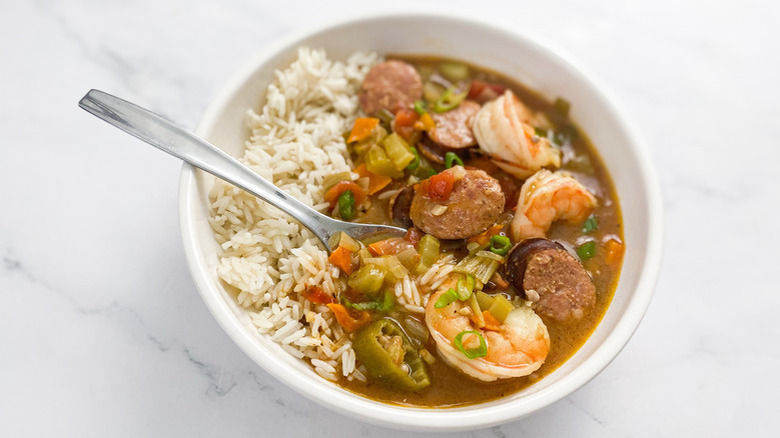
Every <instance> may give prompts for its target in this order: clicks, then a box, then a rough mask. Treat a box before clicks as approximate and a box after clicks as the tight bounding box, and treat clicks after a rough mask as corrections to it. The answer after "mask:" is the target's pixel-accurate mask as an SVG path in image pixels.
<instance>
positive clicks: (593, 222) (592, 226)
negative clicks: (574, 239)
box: [582, 214, 599, 233]
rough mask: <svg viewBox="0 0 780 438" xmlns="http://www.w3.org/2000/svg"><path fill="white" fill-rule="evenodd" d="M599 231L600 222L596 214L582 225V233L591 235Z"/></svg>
mask: <svg viewBox="0 0 780 438" xmlns="http://www.w3.org/2000/svg"><path fill="white" fill-rule="evenodd" d="M598 229H599V220H598V217H596V215H595V214H592V215H590V216H588V218H587V219H585V222H584V223H583V224H582V232H583V233H590V232H592V231H596V230H598Z"/></svg>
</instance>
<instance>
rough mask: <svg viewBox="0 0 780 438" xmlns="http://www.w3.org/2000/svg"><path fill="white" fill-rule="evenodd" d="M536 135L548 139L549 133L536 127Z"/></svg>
mask: <svg viewBox="0 0 780 438" xmlns="http://www.w3.org/2000/svg"><path fill="white" fill-rule="evenodd" d="M534 134H536V135H538V136H539V137H544V138H547V131H545V130H544V129H542V128H539V127H534Z"/></svg>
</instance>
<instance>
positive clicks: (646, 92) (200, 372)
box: [0, 0, 780, 437]
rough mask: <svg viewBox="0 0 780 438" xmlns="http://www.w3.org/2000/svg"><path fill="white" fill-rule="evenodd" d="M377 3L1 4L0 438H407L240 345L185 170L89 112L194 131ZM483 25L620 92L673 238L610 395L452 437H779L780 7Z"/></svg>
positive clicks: (486, 4) (518, 7) (592, 391)
mask: <svg viewBox="0 0 780 438" xmlns="http://www.w3.org/2000/svg"><path fill="white" fill-rule="evenodd" d="M365 3H366V2H350V3H343V4H342V3H336V2H318V3H317V4H309V3H305V2H260V1H255V0H243V1H231V2H219V4H217V2H209V1H205V0H195V1H179V0H176V1H166V2H163V1H159V0H140V1H135V2H120V1H105V0H91V1H90V0H80V1H76V0H73V1H45V0H40V1H28V2H21V1H19V2H12V1H4V2H2V3H0V78H1V79H2V80H0V145H1V146H0V147H2V158H0V175H1V176H0V182H1V183H0V199H2V207H0V258H2V263H0V436H4V437H19V436H36V437H37V436H184V435H189V436H204V435H206V436H339V437H358V436H365V437H374V436H375V437H389V436H395V435H396V434H397V433H396V432H394V431H392V430H389V429H382V428H376V427H373V426H369V425H366V424H363V423H360V422H357V421H353V420H351V419H346V418H343V417H340V416H338V415H335V414H333V413H331V412H329V411H327V410H325V409H323V408H321V407H319V406H317V405H315V404H313V403H312V402H310V401H308V400H307V399H305V398H303V397H302V396H300V395H298V394H297V393H294V392H292V391H291V390H289V389H288V388H286V387H284V386H283V385H281V384H280V383H278V382H277V381H276V380H274V379H273V378H272V377H270V376H269V375H268V374H266V373H265V372H264V371H263V370H262V369H260V368H259V367H257V366H256V365H255V364H254V363H253V362H251V361H250V360H249V359H248V358H247V357H246V356H245V355H244V354H243V353H242V352H241V351H240V350H239V349H238V348H237V347H236V346H235V345H234V344H233V343H232V342H231V341H230V339H229V338H228V337H227V336H226V335H225V334H224V333H223V332H222V330H221V329H220V328H219V327H218V326H217V324H216V323H215V321H214V320H213V318H212V317H211V315H210V314H209V313H208V311H207V310H206V308H205V307H204V305H203V304H202V302H201V300H200V298H199V296H198V294H197V292H196V291H195V289H194V286H193V283H192V281H191V280H190V278H189V274H188V272H187V268H186V266H185V261H184V255H183V251H182V245H181V241H180V236H179V229H178V222H177V182H178V181H177V180H178V176H179V169H180V164H179V162H177V161H176V160H174V159H172V158H170V157H168V156H165V155H163V154H161V153H159V152H158V151H155V150H153V149H152V148H150V147H148V146H145V145H143V144H141V143H140V142H138V141H136V140H135V139H133V138H131V137H129V136H127V135H124V134H122V133H120V132H119V131H117V130H116V129H114V128H111V127H109V126H108V125H105V124H104V123H102V122H99V121H97V120H96V119H95V118H93V117H91V116H89V115H87V114H86V113H84V112H83V111H81V110H79V109H78V108H77V107H76V102H77V101H78V99H79V98H80V97H81V96H82V95H83V94H84V92H86V91H87V90H88V89H89V88H99V89H103V90H106V91H109V92H113V93H115V94H117V95H120V96H123V97H125V98H127V99H129V100H132V101H135V102H138V103H140V104H143V105H145V106H147V107H150V108H152V109H154V110H156V111H158V112H161V113H162V114H165V115H167V116H168V117H170V118H172V119H174V120H177V121H179V122H181V123H183V124H184V125H185V126H189V127H194V126H195V124H196V123H197V120H198V118H199V116H200V114H201V112H202V111H203V109H204V108H205V106H206V104H207V103H208V101H209V99H210V96H212V95H213V94H214V93H215V91H216V88H217V87H218V86H219V85H220V84H221V83H222V82H223V81H225V80H226V79H227V78H228V77H229V76H230V75H231V74H232V73H233V72H234V71H235V70H236V69H237V68H239V67H241V66H242V65H243V64H244V63H245V62H246V60H247V58H248V57H250V56H251V55H252V54H253V53H255V52H256V51H257V50H258V49H260V48H262V47H263V46H264V45H265V44H267V43H268V42H269V41H271V40H273V39H275V38H278V37H282V36H284V35H286V34H288V32H290V30H292V29H295V28H299V27H302V26H305V25H306V24H307V23H317V22H322V21H325V20H327V19H328V18H329V17H334V16H338V15H339V14H341V13H343V12H344V11H350V10H360V9H363V8H365V7H366V6H365V5H364V4H365ZM414 3H415V2H407V1H396V2H393V4H398V5H399V7H405V8H412V7H414V6H413V5H414ZM431 3H433V2H431ZM436 3H438V5H439V6H440V7H441V8H451V7H458V8H467V7H473V5H474V2H448V1H439V2H436ZM474 13H475V14H483V15H488V14H490V15H495V16H497V19H498V20H502V21H504V22H513V23H515V24H516V25H517V26H521V27H524V28H528V29H530V30H532V31H534V32H536V33H538V34H540V35H542V36H544V37H546V38H547V39H549V40H552V41H553V42H555V43H557V45H559V46H562V47H564V48H566V49H567V50H568V51H569V52H571V53H572V54H573V55H574V56H575V57H576V58H578V59H579V60H580V61H581V63H582V64H583V65H585V66H586V67H588V68H589V69H590V70H592V71H593V72H595V73H596V74H597V75H598V76H600V77H601V79H602V80H603V81H604V82H606V83H607V84H609V86H610V87H611V89H612V91H613V93H614V94H615V95H616V96H617V98H618V100H619V101H620V102H621V103H622V104H623V106H624V107H625V108H626V110H627V111H628V112H629V116H630V117H631V118H632V119H634V120H635V122H636V123H637V124H638V125H639V127H640V128H641V130H642V131H643V132H644V133H645V135H646V137H647V140H648V143H649V145H650V146H651V148H652V155H653V158H654V160H655V164H656V166H657V169H658V172H659V175H660V179H661V182H662V185H663V192H664V204H665V207H666V230H667V234H666V242H665V243H666V250H665V259H664V263H663V271H662V274H661V278H660V281H659V284H658V289H657V292H656V295H655V298H654V301H653V303H652V306H651V307H650V309H649V311H648V313H647V315H646V317H645V320H644V322H643V323H642V325H641V326H640V327H639V329H638V331H637V332H636V335H635V336H634V338H633V339H632V340H631V342H630V343H629V345H628V346H627V347H626V348H625V350H624V351H623V352H622V354H621V355H620V356H619V357H618V358H617V359H616V360H615V361H614V362H613V363H612V364H611V365H610V366H609V367H608V368H607V369H606V370H605V371H604V372H603V373H601V374H600V375H599V376H598V377H596V378H595V379H594V380H593V381H592V382H590V383H589V384H588V385H586V386H585V387H584V388H582V389H581V390H579V391H578V392H576V393H575V394H573V395H572V396H570V397H567V398H566V399H564V400H562V401H560V402H558V403H557V404H555V405H553V406H551V407H549V408H548V409H546V410H544V411H542V412H539V413H538V414H536V415H533V416H531V417H528V418H525V419H522V420H520V421H516V422H514V423H510V424H507V425H503V426H500V427H496V428H492V429H488V430H482V431H475V432H473V433H462V434H453V435H454V436H478V437H482V436H496V437H504V436H534V437H536V436H621V437H623V436H637V437H641V436H648V437H650V436H652V437H655V436H734V435H736V434H738V436H773V435H774V436H777V435H776V434H777V431H776V430H777V429H778V428H780V415H778V403H777V399H778V396H777V392H778V390H780V377H778V375H779V373H778V368H780V341H779V340H780V328H778V322H777V321H778V317H777V315H778V310H779V309H780V287H778V286H777V283H776V281H774V280H771V275H772V274H771V273H772V272H773V271H775V270H776V269H778V262H780V257H778V256H777V248H778V247H779V246H780V232H779V231H778V229H779V228H778V227H779V226H780V214H778V213H779V211H780V207H779V206H778V204H779V203H780V195H778V187H779V186H780V183H779V182H778V174H779V172H778V165H780V144H778V138H780V123H778V120H780V105H778V102H780V86H778V71H780V68H779V67H780V59H778V50H777V43H778V41H780V30H778V29H780V28H779V27H778V26H777V23H778V20H779V19H780V14H778V6H777V3H776V2H769V1H766V2H758V1H744V2H727V1H715V2H694V1H691V0H682V1H680V0H678V1H671V0H659V1H654V2H634V1H630V2H611V1H608V0H598V1H588V2H581V1H574V0H548V1H526V0H519V1H507V2H495V1H482V2H479V6H478V8H477V9H475V10H474ZM407 435H413V434H407Z"/></svg>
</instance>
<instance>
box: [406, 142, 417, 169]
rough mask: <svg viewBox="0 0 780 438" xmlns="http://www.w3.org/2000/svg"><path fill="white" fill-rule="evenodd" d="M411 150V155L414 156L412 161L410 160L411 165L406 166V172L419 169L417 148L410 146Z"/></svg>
mask: <svg viewBox="0 0 780 438" xmlns="http://www.w3.org/2000/svg"><path fill="white" fill-rule="evenodd" d="M410 147H411V149H412V154H414V160H412V162H411V163H409V165H408V166H406V170H414V169H417V168H418V167H420V153H419V152H417V148H416V147H414V146H410Z"/></svg>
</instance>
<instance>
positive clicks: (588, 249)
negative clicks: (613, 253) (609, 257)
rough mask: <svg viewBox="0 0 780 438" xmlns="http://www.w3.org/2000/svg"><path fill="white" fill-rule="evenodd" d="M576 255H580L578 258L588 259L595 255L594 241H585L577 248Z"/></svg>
mask: <svg viewBox="0 0 780 438" xmlns="http://www.w3.org/2000/svg"><path fill="white" fill-rule="evenodd" d="M577 255H578V256H580V260H588V259H591V258H593V256H594V255H596V242H595V241H593V240H591V241H589V242H585V243H583V244H582V245H580V246H579V248H577Z"/></svg>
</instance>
